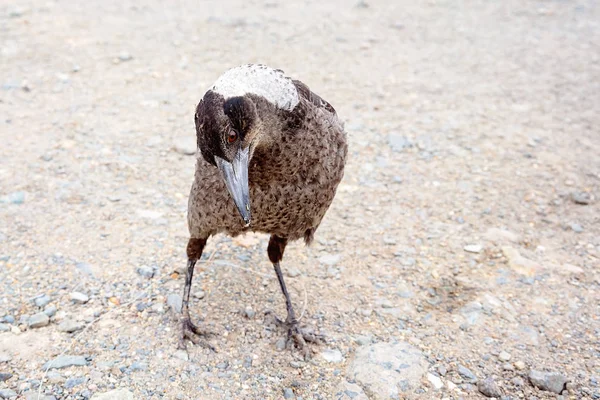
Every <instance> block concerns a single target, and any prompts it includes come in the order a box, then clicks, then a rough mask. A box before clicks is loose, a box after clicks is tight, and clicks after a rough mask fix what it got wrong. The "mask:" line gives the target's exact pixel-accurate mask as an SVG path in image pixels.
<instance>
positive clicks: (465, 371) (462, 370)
mask: <svg viewBox="0 0 600 400" xmlns="http://www.w3.org/2000/svg"><path fill="white" fill-rule="evenodd" d="M458 373H459V374H460V375H461V376H462V377H463V378H465V379H467V380H468V381H471V382H475V381H477V376H475V374H474V373H473V372H471V370H470V369H469V368H467V367H465V366H463V365H459V366H458Z"/></svg>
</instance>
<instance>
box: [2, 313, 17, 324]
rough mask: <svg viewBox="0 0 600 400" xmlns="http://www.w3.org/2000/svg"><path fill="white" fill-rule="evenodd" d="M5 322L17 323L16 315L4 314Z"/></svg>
mask: <svg viewBox="0 0 600 400" xmlns="http://www.w3.org/2000/svg"><path fill="white" fill-rule="evenodd" d="M4 322H6V323H7V324H14V323H15V317H13V316H12V315H5V316H4Z"/></svg>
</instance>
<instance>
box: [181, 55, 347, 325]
mask: <svg viewBox="0 0 600 400" xmlns="http://www.w3.org/2000/svg"><path fill="white" fill-rule="evenodd" d="M265 68H268V67H265ZM273 71H276V72H277V73H278V74H280V72H281V71H277V70H273ZM278 79H279V80H281V79H282V78H281V76H278ZM285 79H289V78H285ZM278 82H279V81H278ZM289 82H292V83H293V87H294V88H296V90H297V93H298V100H299V101H298V103H297V104H296V105H295V106H294V107H293V109H291V110H287V109H282V108H280V107H279V106H278V105H276V104H274V103H273V102H272V101H269V100H267V99H266V98H265V97H262V96H259V95H256V94H254V93H246V94H244V95H243V96H236V97H231V98H224V97H223V95H221V94H219V93H216V92H214V91H211V90H209V91H208V92H207V93H206V94H205V96H204V97H203V99H202V100H201V101H200V103H199V104H198V107H197V110H196V116H195V117H196V118H195V120H196V133H197V142H198V147H199V150H200V155H201V156H200V157H198V160H197V164H196V172H195V176H194V182H193V185H192V188H191V192H190V197H189V207H188V226H189V231H190V237H191V239H190V241H197V240H202V241H205V240H206V239H207V238H208V237H210V236H212V235H215V234H217V233H221V232H224V233H226V234H228V235H231V236H236V235H239V234H241V233H244V232H248V231H253V232H264V233H269V234H271V235H272V238H271V242H270V246H269V257H270V258H271V261H273V263H274V265H275V268H276V272H277V270H278V269H279V261H280V259H281V257H282V255H283V250H284V248H285V244H286V243H287V242H288V241H292V240H296V239H299V238H304V240H305V241H306V243H310V241H311V240H312V238H313V235H314V233H315V231H316V229H317V228H318V227H319V224H320V223H321V220H322V219H323V216H324V215H325V212H326V211H327V209H328V208H329V206H330V205H331V202H332V201H333V198H334V196H335V192H336V188H337V186H338V184H339V183H340V181H341V179H342V176H343V173H344V164H345V161H346V156H347V143H346V134H345V132H344V130H343V127H342V124H341V123H340V121H339V120H338V117H337V115H336V112H335V110H334V108H333V107H332V106H331V105H330V104H329V103H328V102H326V101H325V100H323V99H322V98H321V97H319V96H318V95H316V94H315V93H313V92H312V91H311V90H310V89H309V88H308V87H307V86H306V85H305V84H303V83H302V82H300V81H296V80H294V81H292V80H290V81H289ZM289 82H286V85H287V84H288V83H289ZM266 84H269V82H267V83H266ZM273 91H274V89H272V88H271V92H273ZM228 132H235V134H237V135H238V136H237V137H238V141H237V142H236V143H234V144H233V145H230V144H229V143H228V142H227V134H228ZM241 148H248V149H249V154H250V161H249V164H248V190H249V201H250V209H251V215H252V216H251V222H250V225H249V226H245V223H244V221H243V219H242V218H241V217H240V213H238V208H236V203H235V202H234V200H233V199H232V196H231V195H230V193H229V192H228V188H227V186H226V185H225V182H224V179H223V176H222V175H221V173H220V171H219V169H218V168H217V167H216V160H217V159H218V158H221V159H225V160H232V159H233V158H234V153H235V152H236V151H238V150H239V149H241ZM202 243H204V242H202ZM282 243H283V244H282ZM192 247H194V246H192ZM202 247H203V244H202ZM277 249H280V255H279V256H274V257H275V259H273V258H272V252H274V253H273V254H275V253H277V251H278V250H277ZM188 250H189V246H188ZM201 251H202V250H200V253H201ZM188 256H189V258H190V260H193V261H194V263H195V260H197V259H198V258H199V256H198V254H197V253H194V252H193V251H192V252H191V253H189V251H188ZM188 269H189V268H188ZM191 272H193V266H192V271H191ZM278 275H279V273H278ZM190 283H191V277H190ZM280 283H282V289H283V290H284V294H286V300H287V301H289V296H288V295H287V291H286V290H285V284H284V283H283V278H282V277H281V279H280ZM185 294H189V293H185ZM184 297H185V296H184ZM184 300H185V299H184ZM186 306H187V305H186ZM290 307H291V303H290V304H289V307H288V320H289V311H290V309H289V308H290ZM186 308H187V307H186ZM292 314H293V310H292ZM184 317H185V316H184ZM293 319H295V317H294V318H293ZM288 322H294V321H288ZM291 334H293V333H291Z"/></svg>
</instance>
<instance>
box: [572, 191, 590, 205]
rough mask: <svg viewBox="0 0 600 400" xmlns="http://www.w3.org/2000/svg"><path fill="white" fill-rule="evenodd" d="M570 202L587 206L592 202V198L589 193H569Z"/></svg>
mask: <svg viewBox="0 0 600 400" xmlns="http://www.w3.org/2000/svg"><path fill="white" fill-rule="evenodd" d="M571 200H573V202H574V203H575V204H581V205H584V206H587V205H589V204H590V203H591V202H592V196H591V195H590V193H586V192H574V193H571Z"/></svg>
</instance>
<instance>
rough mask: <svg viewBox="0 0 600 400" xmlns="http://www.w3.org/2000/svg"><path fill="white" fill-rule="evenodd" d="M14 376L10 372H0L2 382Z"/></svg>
mask: <svg viewBox="0 0 600 400" xmlns="http://www.w3.org/2000/svg"><path fill="white" fill-rule="evenodd" d="M12 376H13V375H12V374H11V373H10V372H0V382H5V381H7V380H9V379H10V378H12Z"/></svg>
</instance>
